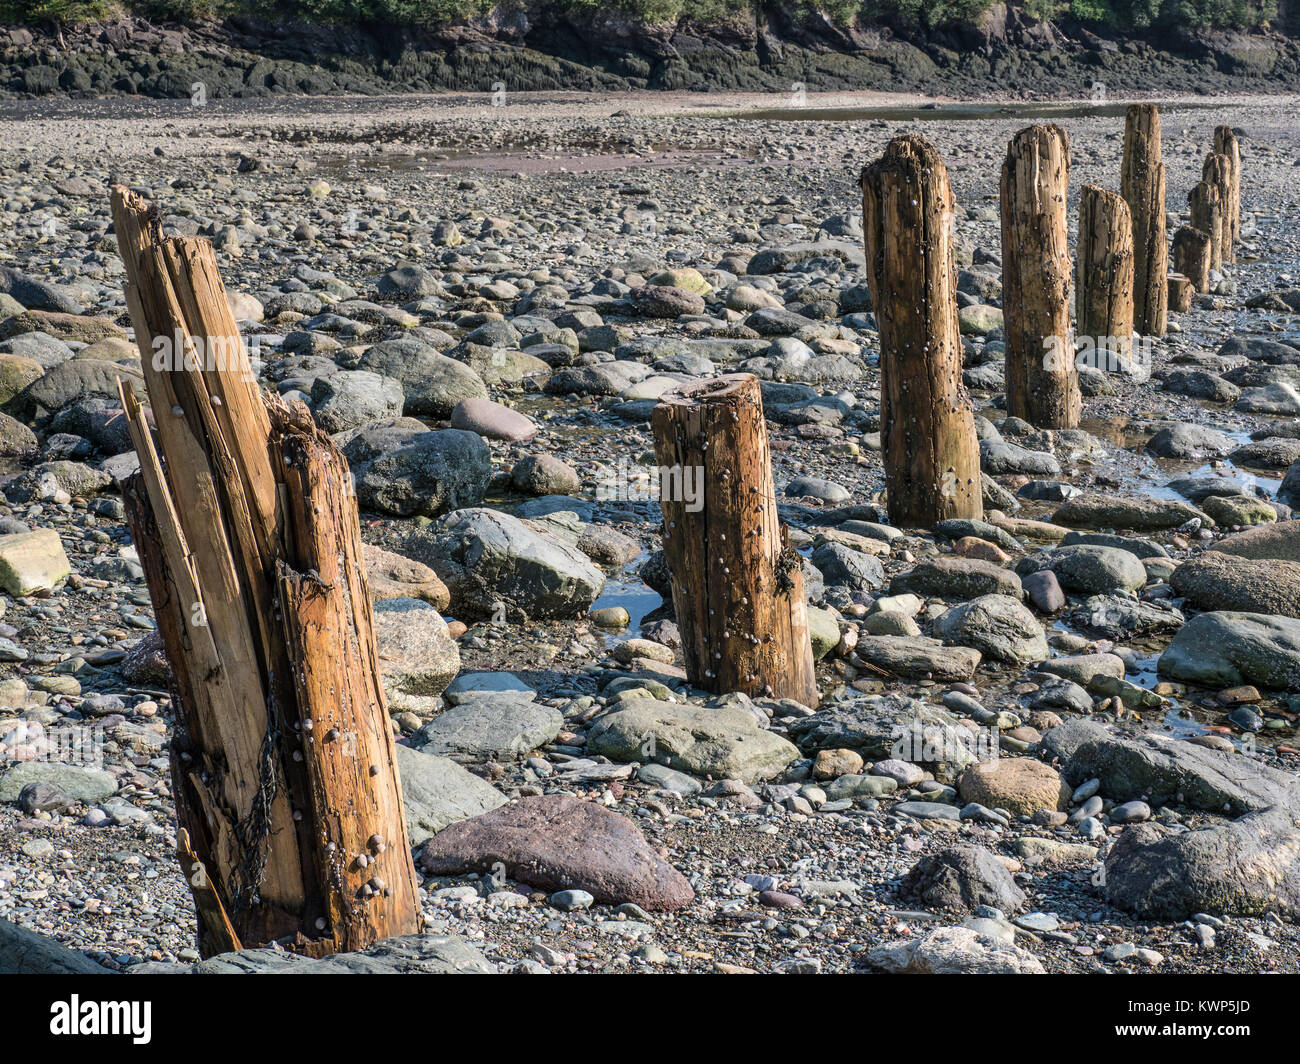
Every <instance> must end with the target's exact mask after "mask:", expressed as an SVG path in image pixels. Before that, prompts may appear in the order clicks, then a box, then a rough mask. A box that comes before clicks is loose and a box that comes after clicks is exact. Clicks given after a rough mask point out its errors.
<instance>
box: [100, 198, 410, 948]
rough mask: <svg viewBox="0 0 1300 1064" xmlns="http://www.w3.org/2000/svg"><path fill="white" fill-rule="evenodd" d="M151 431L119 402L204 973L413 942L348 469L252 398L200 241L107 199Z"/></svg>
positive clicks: (291, 421) (292, 412)
mask: <svg viewBox="0 0 1300 1064" xmlns="http://www.w3.org/2000/svg"><path fill="white" fill-rule="evenodd" d="M112 206H113V224H114V228H115V231H116V233H117V240H118V247H119V249H120V251H121V254H122V258H123V261H124V262H125V264H126V275H127V283H126V301H127V306H128V309H129V310H130V313H131V320H132V324H133V325H134V327H135V332H136V342H137V344H138V346H139V348H140V353H141V359H142V370H143V373H144V378H145V385H146V388H147V390H148V395H149V401H150V404H151V406H152V407H153V410H154V421H155V423H156V425H157V444H156V445H155V442H154V438H153V435H152V434H151V432H150V429H149V425H148V422H147V421H146V419H145V416H144V411H143V409H142V408H141V407H140V405H139V403H138V402H136V401H135V399H134V398H133V397H132V396H131V395H130V393H129V391H127V390H126V389H125V388H123V389H121V396H122V402H123V406H124V410H125V414H126V419H127V425H128V428H129V431H130V433H131V438H132V442H133V443H134V444H135V448H136V453H137V454H138V456H139V458H140V467H141V468H140V472H139V473H138V474H136V475H135V477H133V478H131V480H130V481H129V482H128V483H127V484H126V485H125V489H124V497H125V500H126V503H127V517H128V521H129V523H130V526H131V530H132V535H133V538H134V539H135V542H136V545H137V549H138V552H139V554H140V558H141V563H142V565H143V567H144V569H145V573H146V577H147V580H148V585H149V591H150V596H151V598H152V599H153V603H154V612H155V615H156V617H157V622H158V628H159V631H160V633H161V634H162V637H163V642H164V645H165V647H166V650H167V657H168V660H169V662H170V664H171V667H172V675H173V688H174V690H173V693H174V696H175V698H174V705H175V712H176V720H175V734H174V737H173V741H172V746H171V760H172V776H173V785H174V790H175V794H176V806H177V818H178V821H179V824H180V830H179V831H178V835H177V838H178V856H179V857H180V859H181V862H182V866H183V868H184V870H185V873H186V877H187V880H188V882H189V884H190V887H191V890H192V892H193V894H194V897H195V902H196V908H197V910H198V914H199V946H200V950H201V951H202V952H203V953H204V954H205V955H208V954H211V953H215V952H219V951H222V950H226V949H231V948H240V947H254V946H263V945H267V944H269V943H271V942H273V941H274V942H278V943H280V944H281V945H283V946H284V947H285V948H287V949H290V950H294V951H297V952H301V953H304V954H307V955H310V956H323V955H325V954H329V953H334V952H338V951H342V950H355V949H361V948H364V947H365V946H368V945H370V944H372V943H373V942H375V941H377V940H378V939H380V938H384V937H388V936H390V935H399V934H409V933H413V932H415V931H417V930H418V929H419V926H420V924H419V921H420V906H419V898H418V885H417V881H416V878H415V869H414V866H413V864H412V862H411V855H410V849H409V844H408V840H407V834H406V827H405V823H404V820H403V815H402V795H401V785H400V782H399V780H398V777H397V770H396V765H395V757H394V748H393V739H392V731H391V726H390V723H389V719H388V714H387V710H386V707H385V700H384V691H383V687H382V684H381V682H380V678H379V677H380V673H379V661H378V653H377V651H376V647H375V638H374V633H373V625H372V617H371V608H370V598H369V593H368V590H367V586H366V576H365V566H364V563H363V561H362V557H361V531H360V526H359V523H358V519H357V509H356V501H355V496H354V495H353V494H352V491H351V487H350V485H351V478H350V475H349V473H348V468H347V463H346V461H345V460H344V458H343V456H342V454H341V453H340V452H339V451H338V449H337V447H335V445H334V444H333V442H332V441H331V440H330V438H329V437H328V436H327V435H326V434H324V433H323V432H321V431H319V430H318V429H317V428H316V427H315V425H314V423H313V422H312V420H311V416H310V414H309V413H308V412H307V410H306V408H305V407H303V406H301V404H295V405H293V406H286V405H285V404H284V403H283V402H281V401H280V400H279V399H278V398H271V397H265V396H263V395H261V394H259V392H258V389H257V387H256V385H255V383H254V381H253V376H252V373H251V370H250V368H249V365H248V359H247V354H246V352H245V351H244V348H243V343H242V341H241V339H240V336H239V331H238V328H237V326H236V324H235V321H234V318H233V316H232V315H231V313H230V309H229V306H228V304H227V302H226V294H225V289H224V287H223V285H222V283H221V278H220V275H219V273H218V271H217V264H216V256H215V255H214V254H213V251H212V247H211V245H210V244H209V243H208V242H207V241H206V240H201V239H197V238H184V237H172V238H165V237H164V236H163V234H162V231H161V226H160V225H159V223H158V216H157V213H156V212H155V211H153V210H151V209H150V208H149V206H148V205H147V204H146V203H145V202H144V201H143V200H142V199H141V198H140V197H139V196H137V195H136V194H135V193H132V192H130V191H129V190H128V189H126V188H124V187H121V186H116V187H114V189H113V195H112Z"/></svg>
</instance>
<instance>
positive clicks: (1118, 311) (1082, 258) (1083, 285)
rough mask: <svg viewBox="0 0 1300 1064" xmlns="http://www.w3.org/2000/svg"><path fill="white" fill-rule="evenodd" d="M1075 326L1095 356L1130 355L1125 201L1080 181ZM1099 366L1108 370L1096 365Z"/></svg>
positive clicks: (1129, 232)
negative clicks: (1088, 342)
mask: <svg viewBox="0 0 1300 1064" xmlns="http://www.w3.org/2000/svg"><path fill="white" fill-rule="evenodd" d="M1078 263H1079V266H1078V276H1077V278H1076V280H1075V289H1074V291H1075V308H1076V309H1075V321H1076V325H1075V328H1076V330H1077V332H1078V334H1079V336H1080V337H1089V338H1090V339H1091V342H1092V344H1093V345H1094V350H1095V351H1096V357H1097V358H1098V359H1105V358H1106V357H1107V355H1112V356H1118V357H1119V358H1123V359H1130V358H1131V357H1132V353H1133V227H1132V223H1131V222H1130V221H1129V210H1128V204H1127V203H1125V202H1124V198H1123V197H1122V196H1120V195H1118V194H1116V193H1114V192H1109V191H1107V190H1106V189H1102V188H1098V187H1097V186H1096V185H1084V186H1083V191H1082V193H1081V194H1080V198H1079V240H1078ZM1097 368H1099V369H1111V368H1117V367H1108V366H1106V365H1101V364H1099V365H1098V367H1097Z"/></svg>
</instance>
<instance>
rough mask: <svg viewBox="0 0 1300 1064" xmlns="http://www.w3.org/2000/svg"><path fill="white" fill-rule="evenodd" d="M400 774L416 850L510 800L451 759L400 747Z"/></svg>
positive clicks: (404, 801)
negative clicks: (445, 830)
mask: <svg viewBox="0 0 1300 1064" xmlns="http://www.w3.org/2000/svg"><path fill="white" fill-rule="evenodd" d="M397 771H398V772H399V773H400V774H401V779H402V806H403V808H404V810H405V812H406V832H407V834H408V835H409V836H410V840H411V845H412V846H419V845H420V843H422V842H424V840H425V839H428V838H432V837H433V836H434V835H435V834H437V833H438V832H439V831H441V830H442V829H443V828H445V827H446V826H447V825H448V824H455V823H456V822H458V821H461V820H467V819H468V818H469V817H472V816H478V815H479V814H480V813H486V812H488V810H490V809H499V808H500V807H501V806H503V805H505V804H506V796H505V795H504V794H502V793H501V792H500V791H498V790H497V789H496V788H495V787H493V786H492V784H490V783H488V782H487V780H483V779H479V777H478V776H476V775H474V773H472V772H469V771H468V770H466V769H464V768H461V766H460V765H458V764H456V762H455V761H452V760H451V759H450V758H446V757H437V756H435V755H432V754H427V753H424V752H422V751H420V750H412V749H411V748H410V747H409V746H400V745H399V746H398V747H397Z"/></svg>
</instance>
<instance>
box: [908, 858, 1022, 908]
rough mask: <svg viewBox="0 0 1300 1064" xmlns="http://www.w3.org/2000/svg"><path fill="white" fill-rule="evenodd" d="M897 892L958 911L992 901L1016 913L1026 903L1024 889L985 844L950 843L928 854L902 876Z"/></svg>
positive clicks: (925, 904) (927, 905)
mask: <svg viewBox="0 0 1300 1064" xmlns="http://www.w3.org/2000/svg"><path fill="white" fill-rule="evenodd" d="M898 894H899V897H900V898H901V899H902V900H903V901H904V902H907V903H908V904H919V905H921V906H923V907H924V908H926V909H953V910H957V911H959V912H973V911H974V910H975V909H977V908H978V907H979V906H981V905H991V906H993V907H994V908H996V909H1001V910H1002V911H1003V912H1004V913H1014V912H1018V911H1019V910H1020V909H1021V907H1022V906H1023V905H1024V904H1025V893H1024V891H1022V890H1021V889H1020V888H1019V887H1018V886H1016V883H1015V880H1014V879H1012V878H1011V873H1010V872H1009V871H1007V867H1006V865H1004V864H1003V863H1002V862H1001V861H999V860H998V859H997V857H996V855H994V854H993V853H991V852H990V851H988V850H986V849H984V847H982V846H950V847H948V848H946V849H943V850H940V851H939V852H938V853H932V854H927V855H926V856H925V857H922V858H921V859H920V860H919V861H917V862H916V864H914V865H913V866H912V870H911V871H910V872H908V873H907V875H906V876H905V877H904V878H903V882H902V884H901V885H900V886H899V888H898Z"/></svg>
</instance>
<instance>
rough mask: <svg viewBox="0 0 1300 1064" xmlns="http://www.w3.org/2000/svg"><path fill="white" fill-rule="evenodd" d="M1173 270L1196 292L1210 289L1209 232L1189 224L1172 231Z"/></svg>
mask: <svg viewBox="0 0 1300 1064" xmlns="http://www.w3.org/2000/svg"><path fill="white" fill-rule="evenodd" d="M1173 268H1174V272H1176V273H1181V274H1182V275H1183V276H1184V277H1186V278H1187V280H1188V281H1189V282H1190V284H1191V286H1192V288H1194V289H1195V290H1196V291H1198V292H1208V291H1209V290H1210V234H1209V233H1204V232H1202V231H1201V230H1200V229H1197V228H1195V227H1193V226H1190V225H1180V226H1179V227H1178V232H1176V233H1174V267H1173Z"/></svg>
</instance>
